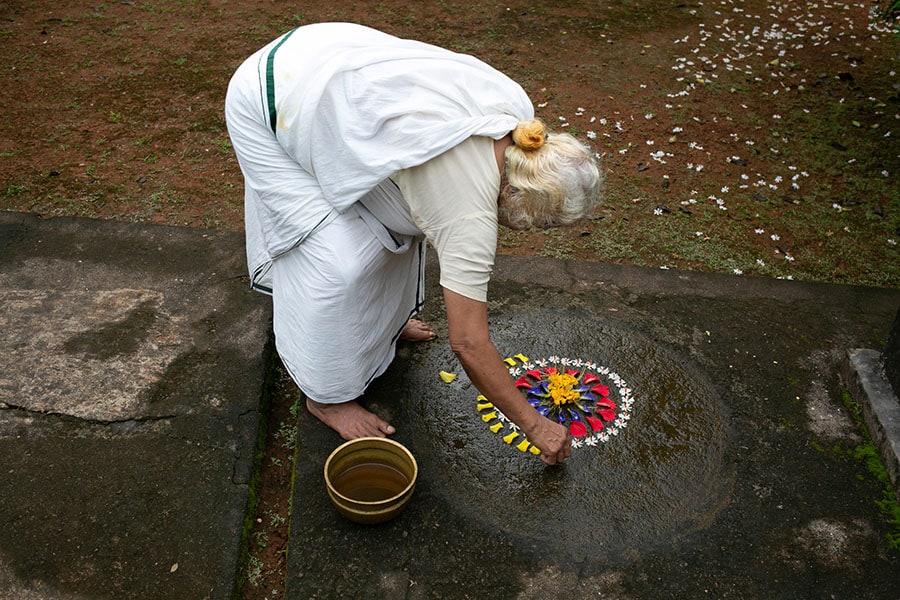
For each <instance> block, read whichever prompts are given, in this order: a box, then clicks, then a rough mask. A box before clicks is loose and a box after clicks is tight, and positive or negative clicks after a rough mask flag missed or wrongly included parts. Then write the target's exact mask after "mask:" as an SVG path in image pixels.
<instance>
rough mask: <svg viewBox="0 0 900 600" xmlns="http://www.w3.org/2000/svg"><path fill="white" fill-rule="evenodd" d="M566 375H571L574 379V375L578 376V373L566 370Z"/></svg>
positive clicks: (573, 370)
mask: <svg viewBox="0 0 900 600" xmlns="http://www.w3.org/2000/svg"><path fill="white" fill-rule="evenodd" d="M566 375H571V376H572V377H575V376H576V375H578V371H576V370H575V369H566Z"/></svg>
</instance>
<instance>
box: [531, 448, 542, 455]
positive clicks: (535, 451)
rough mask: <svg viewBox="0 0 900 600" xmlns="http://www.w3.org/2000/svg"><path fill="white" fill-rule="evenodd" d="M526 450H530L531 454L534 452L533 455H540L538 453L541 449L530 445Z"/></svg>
mask: <svg viewBox="0 0 900 600" xmlns="http://www.w3.org/2000/svg"><path fill="white" fill-rule="evenodd" d="M528 451H529V452H531V453H532V454H534V455H535V456H540V454H541V449H540V448H538V447H537V446H532V447H531V448H529V449H528Z"/></svg>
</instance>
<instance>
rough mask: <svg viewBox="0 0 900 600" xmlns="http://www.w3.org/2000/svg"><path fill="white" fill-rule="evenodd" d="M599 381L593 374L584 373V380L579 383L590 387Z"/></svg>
mask: <svg viewBox="0 0 900 600" xmlns="http://www.w3.org/2000/svg"><path fill="white" fill-rule="evenodd" d="M597 381H600V378H599V377H597V376H596V375H594V374H593V373H585V374H584V379H582V380H581V382H582V383H583V384H585V385H591V384H592V383H594V382H597Z"/></svg>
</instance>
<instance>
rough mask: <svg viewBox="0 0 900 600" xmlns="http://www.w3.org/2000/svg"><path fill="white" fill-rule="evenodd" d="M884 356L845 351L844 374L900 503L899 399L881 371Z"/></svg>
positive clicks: (857, 350)
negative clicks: (861, 410)
mask: <svg viewBox="0 0 900 600" xmlns="http://www.w3.org/2000/svg"><path fill="white" fill-rule="evenodd" d="M884 369H885V363H884V355H883V354H882V353H881V352H879V351H878V350H871V349H866V348H856V349H853V350H851V351H850V352H849V353H848V354H847V364H846V367H845V377H846V380H847V381H848V382H849V383H850V392H851V393H852V394H853V396H854V397H855V398H857V400H858V402H859V404H860V406H862V409H863V416H864V418H865V420H866V425H867V427H868V429H869V432H870V434H871V436H872V440H873V442H874V443H875V445H876V446H877V447H878V452H879V455H880V457H881V460H882V462H883V463H884V466H885V469H886V470H887V474H888V477H889V478H890V481H891V484H892V485H893V486H894V493H895V495H896V498H897V501H898V502H900V401H898V399H897V395H896V394H895V393H894V389H893V386H891V384H890V382H889V381H888V379H887V377H886V376H885V373H884Z"/></svg>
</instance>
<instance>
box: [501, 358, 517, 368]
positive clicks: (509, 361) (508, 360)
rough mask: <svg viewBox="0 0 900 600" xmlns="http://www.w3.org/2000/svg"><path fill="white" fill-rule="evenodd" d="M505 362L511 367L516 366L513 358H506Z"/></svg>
mask: <svg viewBox="0 0 900 600" xmlns="http://www.w3.org/2000/svg"><path fill="white" fill-rule="evenodd" d="M503 362H505V363H506V364H508V365H509V366H511V367H514V366H516V361H515V360H513V359H511V358H504V359H503Z"/></svg>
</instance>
